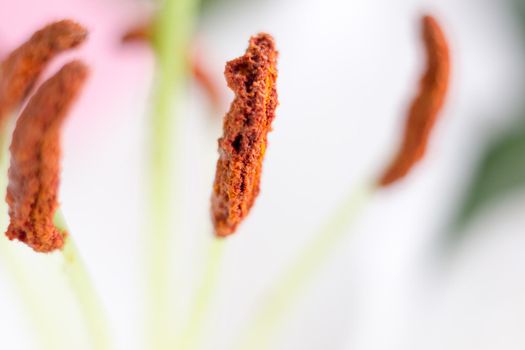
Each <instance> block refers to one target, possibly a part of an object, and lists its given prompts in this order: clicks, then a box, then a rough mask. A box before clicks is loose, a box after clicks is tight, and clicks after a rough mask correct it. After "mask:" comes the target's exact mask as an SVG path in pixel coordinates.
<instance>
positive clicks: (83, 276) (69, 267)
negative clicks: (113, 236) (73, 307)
mask: <svg viewBox="0 0 525 350" xmlns="http://www.w3.org/2000/svg"><path fill="white" fill-rule="evenodd" d="M55 225H56V227H57V229H58V230H60V231H62V232H69V231H68V229H67V226H66V224H65V220H64V217H63V215H62V213H61V211H60V210H58V211H57V212H56V214H55ZM61 252H62V256H63V257H64V272H65V275H66V278H67V281H68V282H69V285H70V287H71V290H72V292H73V294H74V296H75V298H76V299H77V302H78V305H79V307H80V311H81V313H82V315H83V317H84V322H85V324H86V328H87V330H88V333H89V335H90V339H91V341H92V345H93V349H96V350H108V349H111V348H112V345H111V340H110V336H109V334H110V332H109V326H108V322H107V319H106V315H105V311H104V308H103V307H102V303H101V301H100V299H99V297H98V294H97V292H96V290H95V288H94V286H93V284H92V281H91V278H90V276H89V273H88V271H87V268H86V266H85V265H84V262H83V261H82V258H81V256H80V254H79V252H78V250H77V247H76V245H75V242H74V241H73V238H72V237H71V235H70V234H68V236H67V238H66V240H65V243H64V247H63V249H62V251H61Z"/></svg>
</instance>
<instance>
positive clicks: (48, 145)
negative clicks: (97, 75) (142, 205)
mask: <svg viewBox="0 0 525 350" xmlns="http://www.w3.org/2000/svg"><path fill="white" fill-rule="evenodd" d="M87 74H88V69H87V67H86V66H85V65H84V64H83V63H81V62H78V61H73V62H71V63H69V64H67V65H65V66H64V67H63V68H62V69H61V70H60V71H59V72H58V73H57V74H56V75H54V76H53V77H52V78H50V79H49V80H48V81H46V82H45V83H44V84H43V85H42V86H41V87H40V88H39V89H38V91H37V92H36V93H35V95H34V96H33V97H32V98H31V99H30V101H29V103H28V105H27V107H26V108H25V109H24V111H23V112H22V114H21V116H20V118H19V119H18V122H17V124H16V127H15V130H14V132H13V140H12V142H11V147H10V151H11V165H10V167H9V185H8V188H7V196H6V200H7V203H8V205H9V216H10V219H11V222H10V225H9V227H8V229H7V233H6V235H7V237H9V239H11V240H12V239H18V240H20V241H22V242H24V243H26V244H27V245H29V246H30V247H32V248H33V249H34V250H35V251H38V252H51V251H53V250H55V249H60V248H61V247H62V246H63V244H64V237H63V233H61V232H59V231H58V230H57V229H56V228H55V226H54V224H53V218H54V214H55V211H56V208H57V207H58V201H57V192H58V184H59V173H60V130H61V126H62V122H63V121H64V119H65V117H66V116H67V112H68V110H69V108H70V106H71V105H72V103H73V102H74V100H75V98H76V97H77V95H78V94H79V92H80V89H81V88H82V86H83V84H84V81H85V80H86V78H87Z"/></svg>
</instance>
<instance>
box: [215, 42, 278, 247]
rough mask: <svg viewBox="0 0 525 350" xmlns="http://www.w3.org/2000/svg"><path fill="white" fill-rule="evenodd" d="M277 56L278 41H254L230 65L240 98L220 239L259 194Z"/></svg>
mask: <svg viewBox="0 0 525 350" xmlns="http://www.w3.org/2000/svg"><path fill="white" fill-rule="evenodd" d="M276 65H277V51H276V49H275V44H274V41H273V38H272V37H271V36H270V35H268V34H259V35H257V36H254V37H252V38H251V39H250V45H249V47H248V49H247V51H246V54H245V55H244V56H242V57H240V58H237V59H235V60H233V61H230V62H228V63H227V65H226V70H225V76H226V80H227V82H228V86H229V87H230V88H231V89H232V90H233V92H234V93H235V99H234V100H233V102H232V104H231V107H230V111H229V112H228V113H227V114H226V116H225V118H224V135H223V137H222V138H220V139H219V160H218V162H217V170H216V175H215V183H214V186H213V194H212V219H213V224H214V227H215V233H216V234H217V235H218V236H221V237H224V236H227V235H230V234H232V233H233V232H235V229H236V228H237V226H238V225H239V223H240V222H241V221H242V220H243V219H244V218H245V217H246V215H248V212H249V211H250V208H251V207H252V205H253V203H254V201H255V198H256V197H257V195H258V194H259V183H260V179H261V170H262V162H263V158H264V152H265V150H266V144H267V135H268V132H269V131H270V129H271V123H272V121H273V119H274V117H275V109H276V107H277V90H276V79H277V67H276Z"/></svg>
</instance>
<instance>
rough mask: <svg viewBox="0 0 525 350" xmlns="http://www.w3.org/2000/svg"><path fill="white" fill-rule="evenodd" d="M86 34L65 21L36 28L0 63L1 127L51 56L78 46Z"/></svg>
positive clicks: (79, 26)
mask: <svg viewBox="0 0 525 350" xmlns="http://www.w3.org/2000/svg"><path fill="white" fill-rule="evenodd" d="M86 37H87V31H86V29H85V28H84V27H82V26H81V25H79V24H77V23H75V22H73V21H70V20H64V21H60V22H55V23H52V24H49V25H47V26H46V27H44V28H43V29H41V30H39V31H37V32H36V33H35V34H33V36H32V37H31V38H30V39H29V40H28V41H26V42H25V43H24V44H23V45H22V46H20V47H19V48H17V49H16V50H15V51H13V52H12V53H11V54H10V55H9V56H8V57H7V58H6V59H4V60H3V62H2V63H1V65H0V127H1V126H2V125H3V124H4V123H5V119H6V118H7V117H8V116H9V115H10V113H12V112H14V111H15V110H16V108H18V107H19V106H20V105H21V104H22V102H23V101H24V99H25V98H26V97H27V95H28V94H29V92H30V91H31V89H32V88H33V86H34V84H35V82H36V81H37V79H38V77H39V76H40V74H41V73H42V71H43V70H44V69H45V68H46V66H47V64H48V63H49V61H51V59H53V57H55V56H56V55H58V54H60V53H61V52H63V51H66V50H68V49H71V48H74V47H77V46H78V45H80V44H81V43H82V42H83V41H84V40H85V39H86Z"/></svg>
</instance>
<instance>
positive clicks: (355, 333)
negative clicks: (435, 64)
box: [0, 0, 525, 350]
mask: <svg viewBox="0 0 525 350" xmlns="http://www.w3.org/2000/svg"><path fill="white" fill-rule="evenodd" d="M146 5H147V4H145V3H144V2H133V1H122V0H121V1H103V0H98V1H95V0H74V1H72V0H69V1H65V0H64V1H61V0H47V1H35V0H18V1H16V2H11V1H9V0H0V9H1V10H0V52H4V53H5V52H6V51H9V50H10V49H12V48H13V47H15V46H16V45H17V44H18V43H20V41H21V40H23V39H24V38H26V37H27V36H28V35H29V34H30V33H31V32H32V31H33V30H35V29H36V28H38V27H40V26H41V25H42V24H44V23H46V22H48V21H50V20H52V19H58V18H62V17H71V18H73V19H76V20H78V21H80V22H82V23H85V24H86V25H87V26H88V27H89V28H90V30H91V37H90V41H89V43H88V44H87V45H86V47H85V48H83V49H82V50H80V51H79V52H76V53H74V54H73V55H68V57H72V56H74V57H81V58H84V59H85V60H86V61H87V63H88V64H90V65H91V67H92V79H91V81H90V84H89V86H88V87H87V89H86V91H85V94H84V95H83V97H82V99H81V100H80V101H79V102H78V104H77V106H76V107H75V109H74V111H73V113H72V114H71V116H70V119H69V121H68V124H67V127H66V129H65V131H64V137H63V148H64V162H63V174H62V185H61V202H62V207H63V211H64V213H65V216H66V218H67V220H68V223H69V226H70V227H71V231H72V232H71V234H72V235H73V236H74V237H75V239H76V241H77V243H78V245H79V247H80V249H81V252H82V255H83V257H84V259H85V261H86V263H87V265H88V267H89V269H90V271H91V273H92V276H93V279H94V282H95V284H96V287H97V288H98V290H99V291H100V293H101V295H102V298H103V301H104V303H105V306H106V307H107V310H108V313H109V317H110V320H111V322H112V325H113V327H114V333H115V335H116V336H117V343H118V346H119V349H137V348H138V344H137V336H138V334H139V333H140V330H141V327H142V326H143V324H142V323H140V319H141V318H142V317H143V312H142V311H143V310H142V307H143V305H142V303H143V300H142V299H141V298H142V297H143V295H142V294H143V292H142V286H141V284H143V278H142V277H141V273H142V268H141V255H142V254H143V252H142V250H141V247H142V246H143V244H142V237H141V235H142V231H141V229H142V228H144V226H147V225H145V223H144V222H143V216H142V214H143V211H144V210H145V207H144V203H143V202H144V201H143V199H144V192H143V185H144V182H145V181H144V175H145V173H146V171H145V169H144V166H145V164H146V163H145V157H146V152H145V148H144V145H145V136H146V132H147V119H148V111H149V108H148V97H149V91H150V87H151V82H152V74H153V57H152V54H151V53H150V52H149V50H148V49H147V48H146V47H142V46H140V45H137V46H132V47H126V48H124V47H121V46H119V35H120V33H121V32H123V31H125V29H126V28H127V26H128V25H129V24H131V23H133V22H134V21H135V20H136V19H140V18H144V17H143V15H144V6H146ZM28 9H31V10H28ZM425 13H430V14H433V15H434V16H436V18H437V19H438V20H439V21H440V22H441V24H442V26H443V28H444V30H445V32H446V34H447V36H448V37H449V40H450V45H451V50H452V57H453V66H452V68H453V72H452V78H453V79H452V86H451V90H450V94H449V98H448V101H447V105H446V108H445V109H444V112H443V113H442V115H441V119H440V121H439V124H438V126H437V129H436V132H435V134H434V137H433V138H432V141H431V147H430V149H429V153H428V156H427V158H426V159H425V160H424V162H422V163H421V165H420V166H418V167H417V168H416V169H415V171H414V172H413V173H412V174H411V175H410V176H409V177H408V178H407V179H405V180H404V181H403V182H402V183H400V184H399V185H396V186H395V187H393V188H391V189H388V190H384V191H381V192H379V193H377V194H376V195H375V196H374V198H373V200H372V201H371V202H370V205H369V206H368V207H366V208H365V210H364V212H363V215H362V216H361V217H360V218H359V220H358V221H357V223H356V225H354V227H353V228H351V229H350V230H349V232H348V236H347V239H346V240H344V241H343V242H342V243H341V245H340V247H338V250H337V251H335V252H334V254H333V256H332V258H331V259H330V261H328V262H327V263H326V264H325V265H324V266H322V267H321V269H320V270H319V271H318V272H319V273H318V274H317V276H316V278H315V280H314V281H313V283H312V284H311V285H310V287H309V288H308V289H307V290H305V291H304V294H303V295H302V296H301V297H300V299H299V300H298V301H297V303H296V305H295V307H294V308H293V309H292V312H290V313H289V317H288V318H287V320H286V322H285V324H284V325H283V327H282V328H281V330H280V332H279V334H278V338H276V341H275V349H278V350H284V349H302V350H308V349H312V350H314V349H315V350H318V349H341V350H344V349H353V350H372V349H374V350H375V349H389V350H392V349H400V350H401V349H403V350H406V349H462V350H463V349H474V348H475V349H506V350H512V349H523V348H525V333H524V332H523V329H522V327H521V325H523V324H525V277H524V274H523V266H525V254H523V252H522V247H524V246H525V232H523V227H525V215H523V208H524V205H525V193H523V192H521V193H515V194H514V195H513V196H512V198H511V199H510V200H507V201H505V202H501V203H500V204H498V205H494V206H493V207H490V208H486V210H485V212H483V214H482V215H480V216H479V218H478V219H477V221H476V222H474V223H473V224H472V225H471V226H469V228H468V231H469V233H468V238H467V239H466V240H465V241H464V242H463V243H462V244H461V245H460V246H458V247H457V249H456V251H455V252H454V254H453V255H452V256H449V257H448V260H447V261H446V264H443V263H440V262H441V261H442V258H443V256H442V255H441V254H440V250H439V248H440V245H439V242H440V239H442V237H443V236H444V235H446V234H447V233H448V232H447V231H446V229H447V224H448V223H449V221H450V220H451V219H452V217H453V214H454V213H455V210H456V209H457V207H458V206H459V204H460V203H459V201H460V200H461V198H462V195H463V193H464V189H465V186H466V184H467V183H468V180H469V176H470V174H471V172H472V169H473V166H474V165H475V164H476V160H477V157H478V155H479V153H480V151H481V147H482V146H483V145H485V144H486V142H487V140H488V139H489V138H490V137H491V136H492V134H493V132H494V130H500V129H503V128H504V126H505V125H506V122H508V121H509V120H510V118H511V117H512V116H513V115H514V114H515V113H516V112H517V111H518V110H517V109H516V108H515V101H517V100H518V101H519V100H520V99H521V93H522V92H523V88H524V85H523V81H522V80H520V79H519V77H521V76H525V75H524V73H525V72H524V65H523V63H522V62H523V60H524V58H525V57H524V52H525V51H524V50H523V47H525V46H521V44H522V43H521V41H523V40H525V38H523V37H521V36H520V34H522V33H520V27H519V23H518V22H517V20H516V18H515V17H513V16H512V15H513V8H512V4H511V3H510V2H509V1H498V0H435V1H430V0H426V1H423V0H372V1H371V0H323V1H321V0H286V1H284V0H269V1H239V2H236V1H231V2H220V3H217V4H215V5H213V6H212V7H211V8H210V9H209V11H208V12H207V13H206V15H205V16H204V17H203V18H201V21H200V24H199V27H198V40H199V42H200V43H201V45H202V46H203V47H204V48H205V50H206V52H207V53H208V55H207V57H206V60H208V62H209V64H210V70H211V72H213V74H215V76H216V79H218V81H219V82H223V78H222V71H223V69H224V63H225V62H226V61H227V60H230V59H232V58H235V57H238V56H240V55H241V54H242V53H243V52H244V50H245V48H246V46H247V42H248V38H249V36H250V35H252V34H255V33H257V32H259V31H266V32H269V33H271V34H272V35H273V36H274V37H275V39H276V43H277V46H278V49H279V51H280V61H279V80H278V91H279V99H280V107H279V109H278V112H277V118H276V120H275V123H274V131H273V132H272V134H271V136H270V141H269V142H270V144H269V147H268V152H267V154H266V161H265V164H264V175H263V182H262V191H261V195H260V197H259V199H258V200H257V203H256V205H255V207H254V209H253V210H252V213H251V215H250V216H249V218H248V219H247V220H246V222H245V223H244V224H243V225H242V227H241V228H240V230H239V231H238V233H237V234H236V235H235V236H233V237H231V238H230V239H229V242H228V246H227V250H226V256H225V261H224V265H223V269H222V274H221V283H220V286H219V290H218V295H217V298H216V300H215V307H214V310H213V313H212V315H211V316H212V318H211V319H210V323H209V324H208V327H207V329H206V332H205V338H206V339H207V344H204V345H205V346H206V348H207V349H214V350H220V349H224V350H226V349H230V346H231V343H232V341H233V339H235V336H236V335H237V334H238V332H240V331H241V330H242V329H243V325H244V324H245V323H246V322H247V320H248V319H249V316H250V314H251V313H252V312H253V311H254V310H255V309H256V307H257V305H258V303H259V302H260V300H261V298H263V297H264V295H265V294H264V293H265V291H266V290H267V288H268V287H270V286H271V285H272V283H273V282H275V279H276V278H277V277H278V276H279V273H280V272H281V271H282V270H283V269H284V268H285V267H286V266H287V263H289V262H290V261H291V260H292V259H293V258H294V256H295V254H296V253H297V252H298V251H299V250H300V248H301V246H303V245H304V244H305V243H306V242H307V241H308V239H309V238H310V237H312V235H313V234H314V233H315V232H316V230H317V228H318V227H319V226H320V225H321V224H322V222H323V219H325V218H326V217H327V215H329V213H330V212H331V211H332V210H333V209H334V208H335V207H336V206H337V203H338V202H339V201H341V200H343V199H344V198H345V196H347V195H348V193H349V192H351V191H352V190H353V189H355V188H356V187H357V186H361V185H362V184H364V183H366V182H368V181H370V180H373V179H374V177H375V176H377V174H378V172H379V171H381V170H382V169H383V167H384V165H385V163H386V162H387V161H388V160H389V158H390V157H391V156H392V153H393V151H394V149H395V147H397V144H398V142H399V137H400V131H401V130H402V126H403V120H404V117H405V111H406V110H407V106H408V104H409V102H410V100H411V99H412V97H413V95H414V93H415V91H416V88H417V83H418V81H419V77H420V74H421V71H422V69H423V67H424V56H423V52H422V50H421V49H422V48H421V41H420V35H419V34H420V32H419V23H420V22H419V19H420V17H421V15H422V14H425ZM141 16H142V17H141ZM65 59H66V58H62V59H61V60H60V62H64V60H65ZM58 65H59V63H57V64H55V65H53V67H52V68H51V69H49V71H48V75H49V74H50V73H51V72H52V71H53V70H54V69H56V67H58ZM227 98H231V96H229V95H228V97H227ZM184 102H185V103H184V105H183V106H180V111H179V113H180V117H181V118H182V119H183V120H182V121H181V123H180V124H179V129H178V134H179V135H181V137H182V140H183V142H182V143H181V145H180V149H179V154H180V156H181V157H180V158H181V162H180V163H179V165H178V166H177V174H178V179H177V180H178V183H179V186H178V188H179V189H180V193H181V194H182V195H181V197H182V199H181V200H182V201H183V202H182V203H183V204H182V205H181V206H180V208H179V210H177V212H176V213H175V212H174V216H175V217H176V218H177V220H176V221H177V222H179V225H177V226H178V227H177V228H176V229H177V231H178V234H177V236H178V237H182V238H180V239H177V240H176V242H175V244H174V245H175V246H174V254H173V257H172V258H173V266H174V273H176V274H178V275H181V276H182V277H180V278H181V283H182V284H183V287H181V288H180V289H179V292H180V293H179V294H177V295H174V296H173V297H174V299H175V300H177V303H179V304H181V305H183V306H184V305H187V303H188V302H189V300H190V299H189V296H190V295H191V293H192V286H193V287H194V286H195V284H196V281H197V280H198V277H197V276H198V273H199V271H200V267H201V265H202V263H201V262H202V260H203V254H204V251H203V249H202V245H203V242H205V240H206V238H207V237H208V236H209V235H211V228H210V223H209V214H208V210H209V195H210V192H211V184H212V180H213V174H214V167H215V161H216V159H217V152H216V139H217V138H218V137H219V135H220V133H221V125H220V121H221V118H222V115H223V112H224V111H226V108H227V105H225V106H224V111H223V112H221V113H214V114H211V113H210V109H209V106H208V105H207V102H206V100H205V98H204V96H203V94H202V92H201V91H200V90H199V89H198V88H197V87H195V86H193V85H190V88H189V89H188V92H187V95H186V98H185V99H184ZM1 224H2V227H3V226H4V224H5V223H4V222H2V223H1ZM174 229H175V228H174ZM13 244H15V243H13ZM42 283H43V284H45V281H43V282H42ZM42 303H46V300H43V301H42ZM64 307H67V305H66V304H64ZM0 310H1V315H0V338H1V339H2V340H1V341H2V344H3V345H2V346H1V347H2V348H6V349H16V350H26V349H27V350H29V349H37V348H38V347H37V345H36V344H37V343H36V342H35V339H34V337H33V331H32V324H31V322H29V321H28V319H26V318H25V316H24V315H25V314H24V308H23V306H22V305H21V300H20V299H19V298H18V295H17V291H16V289H14V288H13V281H12V279H11V277H10V275H9V271H8V270H7V269H0ZM181 318H182V316H181ZM64 327H65V329H67V325H64ZM79 339H81V337H80V336H79V338H78V339H77V343H76V345H75V347H74V348H75V349H77V348H78V349H81V348H82V345H81V343H82V341H81V340H79Z"/></svg>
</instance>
